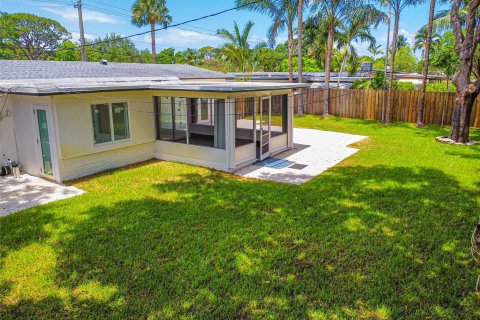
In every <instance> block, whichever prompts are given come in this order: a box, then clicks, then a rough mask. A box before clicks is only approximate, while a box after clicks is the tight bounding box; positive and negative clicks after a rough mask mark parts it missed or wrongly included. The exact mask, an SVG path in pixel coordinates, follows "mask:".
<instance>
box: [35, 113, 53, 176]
mask: <svg viewBox="0 0 480 320" xmlns="http://www.w3.org/2000/svg"><path fill="white" fill-rule="evenodd" d="M37 120H38V130H39V134H40V148H41V150H42V161H43V172H44V173H45V174H48V175H53V169H52V154H51V152H50V138H49V135H48V123H47V112H46V111H45V110H41V109H37Z"/></svg>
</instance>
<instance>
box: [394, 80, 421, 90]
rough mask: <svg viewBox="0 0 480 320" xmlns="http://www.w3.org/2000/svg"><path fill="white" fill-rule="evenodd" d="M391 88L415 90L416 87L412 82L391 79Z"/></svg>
mask: <svg viewBox="0 0 480 320" xmlns="http://www.w3.org/2000/svg"><path fill="white" fill-rule="evenodd" d="M393 90H397V91H417V90H418V89H417V87H415V85H414V84H413V82H400V81H398V80H395V81H393Z"/></svg>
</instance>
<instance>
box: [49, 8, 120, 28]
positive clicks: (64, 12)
mask: <svg viewBox="0 0 480 320" xmlns="http://www.w3.org/2000/svg"><path fill="white" fill-rule="evenodd" d="M41 9H42V10H43V11H46V12H50V13H53V14H55V15H58V16H60V17H62V18H63V19H65V20H68V21H78V11H77V9H75V8H74V7H73V6H72V7H68V8H65V7H60V6H42V7H41ZM83 21H84V22H89V21H91V22H100V23H110V24H116V23H119V22H120V20H118V19H117V18H115V17H113V16H111V15H109V14H106V13H102V12H99V11H94V10H89V9H83Z"/></svg>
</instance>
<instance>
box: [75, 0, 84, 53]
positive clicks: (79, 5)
mask: <svg viewBox="0 0 480 320" xmlns="http://www.w3.org/2000/svg"><path fill="white" fill-rule="evenodd" d="M74 7H75V8H77V9H78V24H79V27H80V45H81V46H82V60H83V61H87V51H86V49H85V33H84V31H83V16H82V0H77V4H76V5H75V6H74Z"/></svg>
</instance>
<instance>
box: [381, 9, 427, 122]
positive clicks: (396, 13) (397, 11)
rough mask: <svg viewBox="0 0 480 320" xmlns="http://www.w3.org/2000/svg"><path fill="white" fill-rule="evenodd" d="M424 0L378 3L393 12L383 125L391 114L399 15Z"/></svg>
mask: <svg viewBox="0 0 480 320" xmlns="http://www.w3.org/2000/svg"><path fill="white" fill-rule="evenodd" d="M423 1H424V0H380V3H381V4H383V5H387V6H390V7H391V9H392V11H393V16H394V18H395V20H394V23H393V39H392V48H391V52H392V54H391V57H390V75H389V85H388V99H387V105H386V108H385V119H384V123H385V124H389V123H390V120H391V119H390V118H391V113H392V103H393V76H394V74H395V53H396V52H397V42H398V38H399V36H398V28H399V24H400V15H401V13H402V11H403V9H405V8H406V7H409V6H415V5H417V4H419V3H421V2H423Z"/></svg>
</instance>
